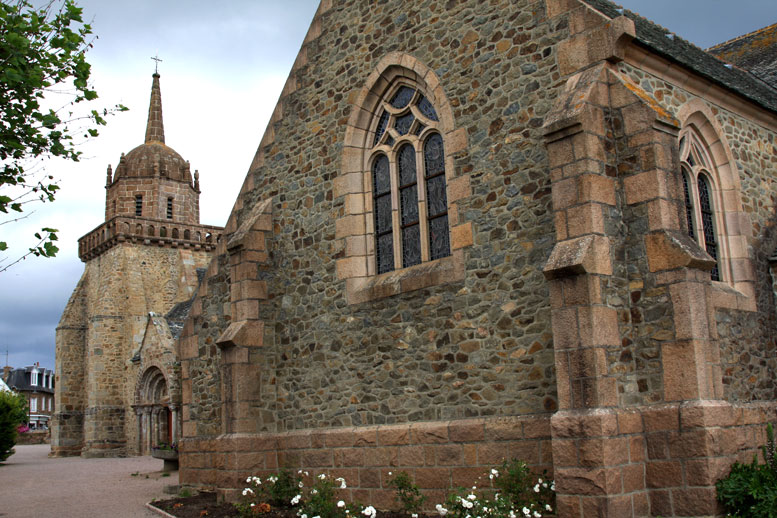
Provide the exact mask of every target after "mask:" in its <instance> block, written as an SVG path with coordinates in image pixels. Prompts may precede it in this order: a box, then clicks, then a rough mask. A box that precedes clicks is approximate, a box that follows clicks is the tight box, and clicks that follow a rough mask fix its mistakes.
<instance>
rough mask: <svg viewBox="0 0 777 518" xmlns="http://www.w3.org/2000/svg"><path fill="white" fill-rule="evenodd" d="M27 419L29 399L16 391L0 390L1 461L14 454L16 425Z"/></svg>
mask: <svg viewBox="0 0 777 518" xmlns="http://www.w3.org/2000/svg"><path fill="white" fill-rule="evenodd" d="M26 420H27V400H26V399H24V396H23V395H21V394H17V393H16V392H9V391H4V390H0V462H2V461H4V460H5V459H7V458H8V457H10V456H11V455H13V447H14V445H15V444H16V427H17V426H19V425H20V424H22V423H23V422H25V421H26Z"/></svg>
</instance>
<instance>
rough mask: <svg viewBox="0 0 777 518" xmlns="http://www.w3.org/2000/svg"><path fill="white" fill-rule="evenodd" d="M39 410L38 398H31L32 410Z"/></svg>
mask: <svg viewBox="0 0 777 518" xmlns="http://www.w3.org/2000/svg"><path fill="white" fill-rule="evenodd" d="M37 411H38V398H35V397H33V398H30V412H37Z"/></svg>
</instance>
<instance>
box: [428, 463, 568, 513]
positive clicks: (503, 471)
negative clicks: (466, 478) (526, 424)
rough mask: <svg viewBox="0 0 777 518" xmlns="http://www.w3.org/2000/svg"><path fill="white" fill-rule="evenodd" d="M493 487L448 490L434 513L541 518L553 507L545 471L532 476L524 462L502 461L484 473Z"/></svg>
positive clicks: (552, 492)
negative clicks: (456, 491)
mask: <svg viewBox="0 0 777 518" xmlns="http://www.w3.org/2000/svg"><path fill="white" fill-rule="evenodd" d="M488 478H489V479H490V480H491V482H492V484H493V486H494V489H493V490H486V491H483V490H478V488H477V486H473V487H472V490H469V491H463V490H460V491H459V492H458V493H452V494H450V495H449V496H448V498H447V500H446V502H445V505H442V504H437V506H436V509H437V512H438V513H439V514H440V515H441V516H445V515H450V517H449V518H471V517H473V516H477V517H479V518H524V517H532V518H541V517H542V516H545V515H546V514H552V513H553V509H554V507H555V503H556V502H555V484H554V483H553V481H552V480H549V479H548V477H547V474H546V473H545V472H543V474H542V476H539V477H538V476H536V475H534V474H533V473H532V472H531V471H530V470H529V467H528V466H527V465H526V463H525V462H522V461H518V460H512V461H510V462H507V461H505V462H504V463H503V464H502V466H501V468H500V469H492V470H491V472H490V473H489V475H488Z"/></svg>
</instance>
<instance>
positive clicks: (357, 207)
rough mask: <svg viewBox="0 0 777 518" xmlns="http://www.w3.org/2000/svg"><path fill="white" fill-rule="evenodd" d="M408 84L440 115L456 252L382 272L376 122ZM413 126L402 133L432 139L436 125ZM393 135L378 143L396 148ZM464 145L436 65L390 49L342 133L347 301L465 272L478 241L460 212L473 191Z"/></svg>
mask: <svg viewBox="0 0 777 518" xmlns="http://www.w3.org/2000/svg"><path fill="white" fill-rule="evenodd" d="M402 85H404V86H409V87H411V88H413V89H416V90H417V91H418V92H420V93H421V94H422V95H423V96H424V97H425V99H427V101H428V106H427V104H426V103H425V105H424V107H423V108H424V110H426V109H428V108H429V106H432V107H433V109H434V110H435V111H436V114H437V115H438V118H439V121H438V124H437V126H436V128H434V129H436V131H437V132H438V133H439V135H440V137H441V139H442V142H443V148H444V156H443V160H444V164H445V166H444V177H445V183H446V189H445V192H446V197H447V200H446V208H447V210H446V213H447V214H446V216H447V217H448V238H449V243H450V255H448V256H445V257H441V258H438V259H432V258H431V257H429V260H426V261H421V262H420V263H419V264H415V265H413V266H409V267H404V266H401V267H399V268H395V269H393V270H390V271H386V272H383V273H379V272H378V269H377V258H376V246H375V238H376V233H375V214H374V207H373V198H374V197H373V178H372V164H373V160H374V158H375V156H376V150H375V148H376V143H378V142H377V141H376V139H375V136H376V131H375V129H376V127H377V126H378V124H379V123H380V118H381V115H382V113H384V111H383V108H384V104H383V103H384V101H385V100H388V101H390V100H391V97H390V96H393V93H394V92H396V91H397V89H398V88H399V87H400V86H402ZM419 109H420V107H419ZM399 110H400V111H404V109H399ZM387 117H388V116H387ZM414 128H415V121H413V124H411V126H410V127H409V128H408V129H407V133H406V134H404V135H400V137H405V138H406V139H407V140H408V141H414V142H416V143H418V142H422V140H421V139H425V138H428V136H429V135H431V134H432V133H433V130H434V129H430V128H429V127H425V128H423V129H422V130H421V131H419V132H416V131H415V129H414ZM416 133H417V134H416ZM410 135H412V136H410ZM388 136H391V137H393V138H394V140H395V141H394V142H387V141H386V140H385V139H384V140H383V141H381V142H380V144H385V145H387V146H390V147H391V148H392V149H398V146H400V145H401V142H398V140H399V139H397V138H396V135H392V134H391V132H389V135H388ZM388 136H386V137H385V138H386V139H387V138H388ZM414 139H418V140H414ZM466 150H467V132H466V129H465V128H456V127H455V121H454V117H453V110H452V108H451V105H450V103H449V102H448V100H447V97H446V95H445V91H444V89H443V88H442V86H441V85H440V82H439V79H438V78H437V76H436V74H435V73H434V71H433V70H431V69H430V68H428V67H427V66H426V65H424V64H423V63H421V62H419V61H418V60H417V59H416V58H414V57H413V56H410V55H408V54H403V53H398V52H394V53H390V54H388V55H387V56H385V57H384V58H383V59H382V60H381V61H380V62H379V63H378V65H377V66H376V68H375V70H373V72H372V73H371V74H370V75H369V77H368V78H367V79H366V81H365V86H364V87H363V88H362V89H361V91H360V92H359V93H358V94H357V95H356V96H355V97H354V102H353V104H352V111H351V114H350V115H349V119H348V122H347V124H346V130H345V137H344V140H343V155H342V168H341V171H340V174H339V176H338V177H337V179H336V180H335V185H334V187H335V192H334V194H335V197H340V196H343V197H344V206H343V210H342V213H341V215H340V216H339V217H338V218H337V221H336V232H335V237H336V238H338V239H342V240H343V242H344V250H343V253H342V255H341V257H340V258H339V259H338V260H337V267H336V270H337V277H338V279H342V280H345V281H346V299H347V302H348V304H359V303H363V302H367V301H371V300H376V299H380V298H384V297H388V296H392V295H396V294H400V293H405V292H409V291H413V290H418V289H422V288H427V287H431V286H436V285H440V284H446V283H450V282H456V281H461V280H463V279H464V278H465V273H466V268H465V257H464V250H465V249H466V248H467V247H470V246H472V245H473V242H474V239H473V227H472V223H471V222H465V221H461V218H460V216H459V214H460V212H463V211H459V204H460V201H461V200H462V199H464V198H466V197H468V196H469V195H470V194H471V193H472V190H471V187H470V177H469V172H461V171H460V170H459V171H457V170H456V168H455V165H456V160H457V159H456V158H455V157H458V156H462V154H463V153H465V152H466ZM416 152H417V153H416V164H417V165H418V164H422V163H423V162H422V161H423V158H422V156H420V155H419V154H418V150H417V149H416ZM419 169H421V170H423V168H422V167H421V168H417V169H416V174H419ZM424 181H425V179H424ZM421 184H423V182H422V183H421ZM420 190H422V189H419V191H420ZM392 196H394V197H395V198H396V199H392V222H393V218H394V212H393V209H394V208H395V207H398V206H399V203H398V202H399V200H398V193H397V194H394V193H393V192H392ZM419 213H421V209H420V208H419ZM397 215H398V214H397ZM393 228H394V226H393V224H392V229H393ZM424 257H425V256H424Z"/></svg>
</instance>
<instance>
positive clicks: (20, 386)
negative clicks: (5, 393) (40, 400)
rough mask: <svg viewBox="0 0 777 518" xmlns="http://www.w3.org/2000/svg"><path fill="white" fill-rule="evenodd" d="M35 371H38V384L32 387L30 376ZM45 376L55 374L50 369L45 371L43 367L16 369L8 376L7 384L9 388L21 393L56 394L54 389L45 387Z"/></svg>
mask: <svg viewBox="0 0 777 518" xmlns="http://www.w3.org/2000/svg"><path fill="white" fill-rule="evenodd" d="M33 369H37V370H38V384H37V385H31V384H30V378H31V376H30V374H31V373H32V370H33ZM43 374H48V375H50V376H53V375H54V372H53V371H51V370H49V369H44V368H41V367H33V366H30V367H24V368H22V369H14V370H12V371H11V373H10V374H9V375H8V381H7V382H6V383H7V385H8V387H9V388H10V389H12V390H16V391H20V392H25V391H26V392H47V393H49V394H53V393H54V389H50V388H49V387H48V385H47V386H45V387H44V386H43V380H42V377H43Z"/></svg>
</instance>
